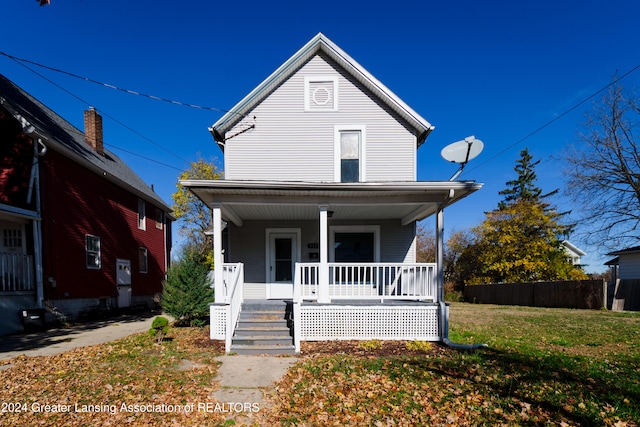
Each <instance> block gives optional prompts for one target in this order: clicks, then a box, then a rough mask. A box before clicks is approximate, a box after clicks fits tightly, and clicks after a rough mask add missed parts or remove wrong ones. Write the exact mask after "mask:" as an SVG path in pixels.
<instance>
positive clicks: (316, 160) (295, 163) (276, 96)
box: [225, 56, 416, 182]
mask: <svg viewBox="0 0 640 427" xmlns="http://www.w3.org/2000/svg"><path fill="white" fill-rule="evenodd" d="M319 75H322V76H328V75H334V76H337V81H338V91H337V93H338V99H337V102H338V110H337V111H305V93H304V92H305V89H304V88H305V77H308V76H319ZM353 123H358V124H363V125H364V126H366V138H367V140H366V150H367V151H366V154H365V159H366V163H365V167H366V173H365V176H366V178H367V181H392V180H394V181H413V180H415V179H416V172H415V156H416V136H415V135H413V133H412V132H411V131H410V130H409V129H408V128H407V127H406V126H405V125H404V124H403V123H402V122H401V121H400V120H399V119H398V118H397V117H396V116H395V115H394V114H393V113H391V112H390V111H389V110H388V109H386V108H385V107H384V106H382V105H381V104H380V103H378V102H376V101H375V100H374V99H372V98H371V96H370V94H369V93H368V92H367V91H364V90H363V89H362V88H361V87H360V86H359V85H357V84H356V83H355V82H354V81H353V80H352V79H350V78H349V77H348V76H345V75H343V74H341V73H340V72H339V71H338V69H337V68H336V67H335V65H334V64H333V63H332V61H331V60H329V59H328V58H326V57H323V56H315V57H313V58H312V59H311V60H310V61H309V62H308V63H306V64H305V65H304V66H302V67H301V68H300V70H298V71H297V72H296V73H295V74H293V75H292V77H291V78H290V79H288V80H287V81H285V82H284V83H283V84H282V85H281V86H280V87H278V88H277V89H276V90H275V91H274V92H273V93H271V94H270V95H269V96H268V97H267V98H266V99H265V100H264V101H263V102H262V103H261V104H259V105H258V106H257V107H256V108H255V109H254V110H253V111H252V112H251V113H249V114H248V115H247V118H246V119H244V120H243V121H242V122H241V123H240V124H238V125H237V126H236V127H235V128H234V129H232V130H231V131H229V132H228V133H227V135H226V136H227V138H229V137H230V136H232V135H235V134H237V133H238V132H240V131H242V130H243V129H246V128H247V127H248V126H249V125H251V124H253V125H255V128H254V129H251V130H249V131H246V132H244V133H241V134H238V135H236V136H233V137H232V138H230V139H228V140H227V141H226V146H225V178H226V179H229V180H243V179H246V180H283V181H311V182H332V181H334V129H335V126H336V125H341V124H347V125H351V124H353Z"/></svg>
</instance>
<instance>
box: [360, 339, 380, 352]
mask: <svg viewBox="0 0 640 427" xmlns="http://www.w3.org/2000/svg"><path fill="white" fill-rule="evenodd" d="M358 347H360V348H364V349H365V350H377V349H379V348H380V347H382V341H380V340H375V339H374V340H369V341H361V342H359V343H358Z"/></svg>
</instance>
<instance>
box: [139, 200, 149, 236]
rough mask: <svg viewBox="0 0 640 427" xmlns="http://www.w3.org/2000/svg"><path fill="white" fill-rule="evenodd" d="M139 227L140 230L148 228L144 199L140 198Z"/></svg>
mask: <svg viewBox="0 0 640 427" xmlns="http://www.w3.org/2000/svg"><path fill="white" fill-rule="evenodd" d="M138 228H139V229H140V230H146V229H147V226H146V214H145V203H144V200H142V199H138Z"/></svg>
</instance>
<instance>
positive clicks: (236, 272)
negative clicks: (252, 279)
mask: <svg viewBox="0 0 640 427" xmlns="http://www.w3.org/2000/svg"><path fill="white" fill-rule="evenodd" d="M222 268H223V274H222V277H223V280H224V289H225V296H224V302H225V303H226V304H227V316H226V320H227V325H226V328H225V352H227V353H229V352H230V351H231V338H232V337H233V334H234V332H235V330H236V325H237V324H238V317H239V316H240V310H241V307H242V302H243V293H244V264H242V263H237V264H224V265H223V266H222ZM216 299H217V298H216Z"/></svg>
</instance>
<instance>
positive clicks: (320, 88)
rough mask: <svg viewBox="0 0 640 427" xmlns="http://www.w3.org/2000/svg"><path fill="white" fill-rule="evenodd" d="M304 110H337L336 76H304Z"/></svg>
mask: <svg viewBox="0 0 640 427" xmlns="http://www.w3.org/2000/svg"><path fill="white" fill-rule="evenodd" d="M304 109H305V111H338V78H337V77H336V76H306V77H305V78H304Z"/></svg>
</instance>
